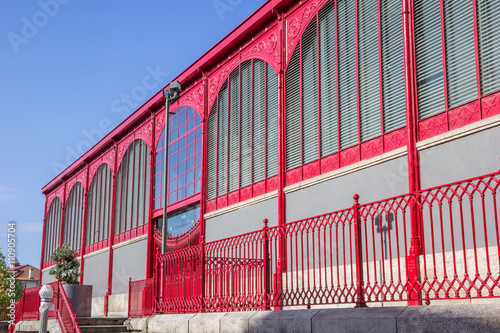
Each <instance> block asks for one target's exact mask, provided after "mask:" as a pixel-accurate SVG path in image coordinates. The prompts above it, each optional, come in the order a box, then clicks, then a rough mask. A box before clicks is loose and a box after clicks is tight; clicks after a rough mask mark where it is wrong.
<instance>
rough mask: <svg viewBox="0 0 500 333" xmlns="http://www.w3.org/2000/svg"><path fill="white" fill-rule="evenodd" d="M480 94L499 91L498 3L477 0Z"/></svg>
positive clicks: (499, 7)
mask: <svg viewBox="0 0 500 333" xmlns="http://www.w3.org/2000/svg"><path fill="white" fill-rule="evenodd" d="M476 3H477V16H478V19H477V21H478V29H477V30H478V35H479V59H480V69H481V86H482V87H481V94H482V95H486V94H489V93H492V92H494V91H497V90H499V89H500V56H499V54H500V20H499V19H498V18H499V17H500V2H498V1H492V0H477V1H476Z"/></svg>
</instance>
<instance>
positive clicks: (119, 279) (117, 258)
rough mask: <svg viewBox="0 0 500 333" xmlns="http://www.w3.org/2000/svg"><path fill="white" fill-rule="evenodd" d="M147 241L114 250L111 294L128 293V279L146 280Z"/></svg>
mask: <svg viewBox="0 0 500 333" xmlns="http://www.w3.org/2000/svg"><path fill="white" fill-rule="evenodd" d="M146 258H147V241H146V240H145V239H143V240H140V241H138V242H134V243H131V244H127V245H125V246H121V247H118V248H116V249H114V253H113V290H112V294H113V295H115V294H123V293H128V281H129V278H132V280H133V281H135V280H142V279H145V278H146Z"/></svg>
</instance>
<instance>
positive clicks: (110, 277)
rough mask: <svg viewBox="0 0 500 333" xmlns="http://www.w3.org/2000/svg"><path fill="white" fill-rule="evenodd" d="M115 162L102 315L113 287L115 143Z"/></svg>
mask: <svg viewBox="0 0 500 333" xmlns="http://www.w3.org/2000/svg"><path fill="white" fill-rule="evenodd" d="M113 149H114V151H115V164H114V168H113V169H114V170H113V185H112V187H111V188H112V190H111V191H112V194H113V195H112V199H111V200H112V201H111V221H110V222H109V224H110V226H109V230H110V231H109V240H108V243H109V244H108V246H109V264H108V288H107V289H106V295H105V296H104V316H106V317H107V316H108V297H109V295H111V293H112V287H113V241H114V235H115V215H116V214H115V211H116V174H117V171H118V146H117V144H116V143H115V145H114V148H113Z"/></svg>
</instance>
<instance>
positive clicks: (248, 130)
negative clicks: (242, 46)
mask: <svg viewBox="0 0 500 333" xmlns="http://www.w3.org/2000/svg"><path fill="white" fill-rule="evenodd" d="M251 74H252V62H251V60H247V61H245V62H243V63H242V64H241V134H240V135H241V146H240V149H241V157H240V158H241V169H240V187H242V188H243V187H245V186H248V185H250V184H251V183H252V173H251V170H252V165H251V163H252V156H251V154H252V138H251V135H252V127H251V124H252V123H251V115H252V110H251V97H252V94H251V89H252V76H251Z"/></svg>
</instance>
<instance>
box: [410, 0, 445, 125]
mask: <svg viewBox="0 0 500 333" xmlns="http://www.w3.org/2000/svg"><path fill="white" fill-rule="evenodd" d="M414 12H415V14H414V16H415V28H414V29H415V53H416V67H417V94H418V116H419V119H423V118H426V117H429V116H432V115H434V114H437V113H439V112H441V111H444V83H443V52H442V39H441V9H440V4H439V1H435V0H420V1H416V2H415V4H414Z"/></svg>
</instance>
